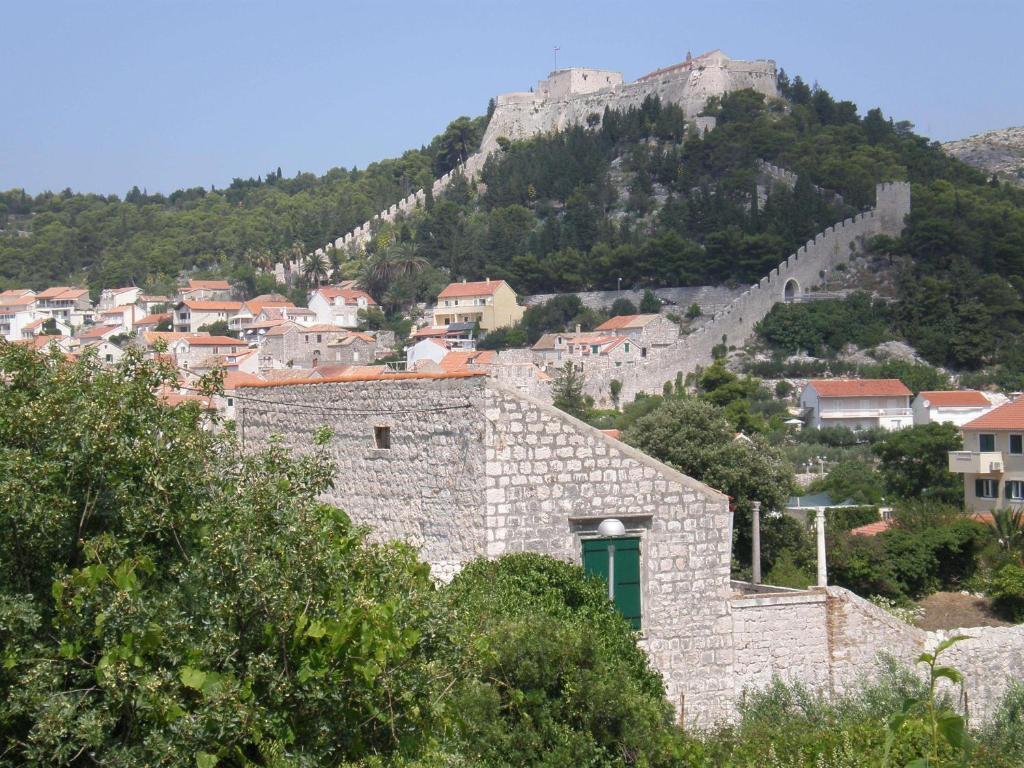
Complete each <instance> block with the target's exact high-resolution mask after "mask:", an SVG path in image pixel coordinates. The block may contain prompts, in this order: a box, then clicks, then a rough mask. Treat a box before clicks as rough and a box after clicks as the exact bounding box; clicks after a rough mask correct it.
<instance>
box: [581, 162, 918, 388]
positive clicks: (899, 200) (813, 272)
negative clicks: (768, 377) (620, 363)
mask: <svg viewBox="0 0 1024 768" xmlns="http://www.w3.org/2000/svg"><path fill="white" fill-rule="evenodd" d="M909 213H910V184H909V183H908V182H890V183H886V184H879V185H878V186H877V187H876V205H875V207H874V208H873V209H871V210H869V211H866V212H864V213H859V214H857V215H856V216H854V217H852V218H849V219H846V220H845V221H842V222H840V223H838V224H836V225H834V226H831V227H829V228H827V229H826V230H825V231H824V232H821V233H820V234H818V235H817V236H816V237H815V238H814V239H813V240H808V241H807V243H806V245H804V246H802V247H801V248H799V249H798V250H797V252H796V253H794V254H792V255H791V256H790V257H789V258H787V259H786V260H785V261H783V262H781V263H780V264H779V265H778V267H776V268H774V269H772V271H771V272H770V273H769V274H768V275H767V276H765V277H763V278H761V280H760V281H759V282H758V283H757V284H755V285H752V286H751V287H750V288H749V289H747V290H746V291H744V292H743V293H742V294H741V295H740V296H738V297H737V298H736V299H735V300H733V301H732V302H731V303H730V304H729V305H728V306H727V307H725V308H724V309H723V310H722V311H720V312H718V313H717V314H716V315H715V317H714V318H713V319H712V320H711V321H710V322H708V323H706V324H705V325H704V326H703V327H701V328H698V329H697V330H696V331H694V332H693V333H691V334H690V335H688V336H685V337H683V338H681V339H680V340H679V342H678V343H677V344H675V345H673V346H671V347H666V348H664V349H661V350H658V352H657V354H654V355H649V356H648V357H647V358H646V359H645V360H644V361H641V363H639V364H638V365H637V366H636V367H635V368H631V369H619V370H616V371H614V372H613V373H610V374H609V373H605V372H600V371H596V372H595V375H593V376H590V375H588V376H587V382H586V391H587V393H588V394H590V395H592V396H593V397H594V398H595V399H596V400H597V401H598V402H608V400H609V385H610V382H611V379H612V378H615V379H618V380H619V381H621V382H622V384H623V387H622V395H621V397H622V399H623V400H624V401H627V402H628V401H629V400H631V399H633V398H635V397H636V395H637V394H638V393H640V392H646V393H654V394H656V393H658V392H661V389H662V386H663V385H664V383H665V382H666V381H673V380H674V379H675V377H676V375H677V374H682V375H683V376H686V375H687V374H689V373H691V372H693V371H694V370H696V369H697V368H698V367H701V366H706V365H710V364H711V362H712V361H713V359H714V358H713V354H712V353H713V350H714V348H715V347H716V346H718V345H720V344H724V345H725V346H726V347H732V346H736V347H738V346H740V345H742V344H743V343H744V342H745V341H746V340H747V339H748V338H749V337H750V336H752V335H753V333H754V326H755V325H756V324H757V323H758V322H759V321H760V320H761V319H763V318H764V317H765V315H767V314H768V312H769V311H771V308H772V307H773V306H775V304H777V303H779V302H781V301H785V300H786V298H787V297H792V298H796V297H799V296H800V295H801V294H803V293H804V292H805V291H807V290H808V289H810V288H812V287H814V286H816V285H818V284H820V283H821V282H822V281H823V280H824V279H826V278H827V277H828V276H829V274H830V273H831V272H832V271H833V270H834V269H835V268H836V267H837V266H838V265H839V264H843V263H846V262H847V261H849V259H850V257H851V256H853V255H854V254H856V253H858V252H859V251H860V250H862V249H863V247H864V244H865V242H866V241H867V240H868V239H870V238H871V237H873V236H874V235H878V234H888V235H891V236H893V237H896V236H898V235H899V234H900V232H902V230H903V221H904V218H905V217H906V216H907V215H908V214H909Z"/></svg>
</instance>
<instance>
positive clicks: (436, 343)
mask: <svg viewBox="0 0 1024 768" xmlns="http://www.w3.org/2000/svg"><path fill="white" fill-rule="evenodd" d="M448 351H449V347H448V345H447V344H445V343H444V342H443V341H442V340H441V339H423V340H422V341H417V342H416V343H415V344H410V345H409V346H408V347H406V348H405V369H406V370H407V371H415V370H417V368H419V366H421V365H423V364H425V363H427V362H430V363H433V364H434V365H437V366H440V365H441V361H442V360H443V359H444V356H445V355H447V354H448Z"/></svg>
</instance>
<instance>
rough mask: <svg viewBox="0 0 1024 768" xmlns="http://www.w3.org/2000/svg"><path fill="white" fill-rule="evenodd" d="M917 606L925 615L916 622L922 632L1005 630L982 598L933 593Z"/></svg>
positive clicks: (952, 593) (988, 602) (955, 593)
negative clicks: (974, 629) (922, 609)
mask: <svg viewBox="0 0 1024 768" xmlns="http://www.w3.org/2000/svg"><path fill="white" fill-rule="evenodd" d="M918 605H920V606H921V607H922V608H924V616H922V617H921V618H920V619H918V620H917V621H916V622H915V623H916V624H917V626H919V627H920V628H921V629H927V630H936V629H956V628H958V627H1008V626H1010V622H1008V621H1003V620H1002V619H1000V618H999V617H998V616H996V615H995V614H994V613H993V612H992V603H991V601H990V600H989V599H988V598H985V597H974V596H973V595H964V594H961V593H960V592H936V593H935V594H933V595H928V597H926V598H924V599H923V600H920V601H918Z"/></svg>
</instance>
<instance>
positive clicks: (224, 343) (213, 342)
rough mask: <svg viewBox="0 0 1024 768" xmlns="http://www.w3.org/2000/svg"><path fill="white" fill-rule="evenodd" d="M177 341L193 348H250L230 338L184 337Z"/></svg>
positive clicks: (240, 341) (239, 340) (238, 340)
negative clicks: (184, 342) (186, 343)
mask: <svg viewBox="0 0 1024 768" xmlns="http://www.w3.org/2000/svg"><path fill="white" fill-rule="evenodd" d="M175 341H187V342H188V344H189V346H192V347H246V346H248V345H247V344H246V343H245V342H244V341H242V340H241V339H233V338H231V337H230V336H183V337H182V338H180V339H175Z"/></svg>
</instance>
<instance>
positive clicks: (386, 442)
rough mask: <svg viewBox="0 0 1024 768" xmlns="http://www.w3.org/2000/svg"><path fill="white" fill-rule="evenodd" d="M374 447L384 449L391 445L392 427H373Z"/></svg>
mask: <svg viewBox="0 0 1024 768" xmlns="http://www.w3.org/2000/svg"><path fill="white" fill-rule="evenodd" d="M373 447H374V448H379V449H382V450H386V449H388V448H390V447H391V427H374V428H373Z"/></svg>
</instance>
